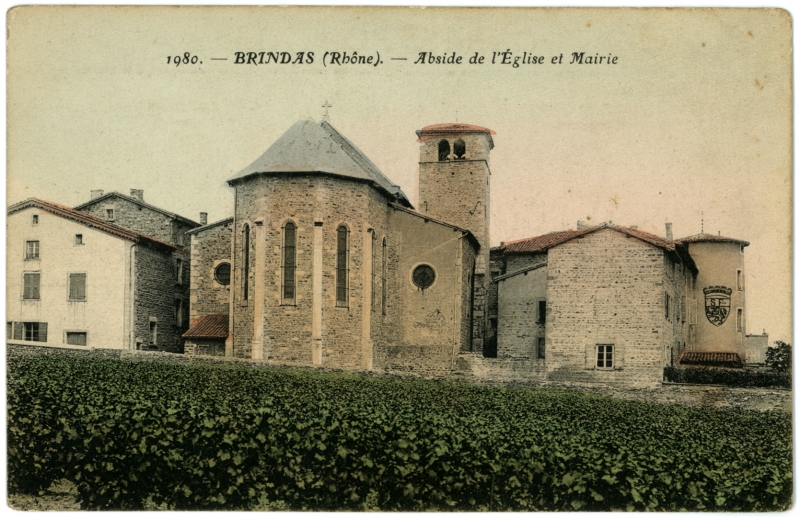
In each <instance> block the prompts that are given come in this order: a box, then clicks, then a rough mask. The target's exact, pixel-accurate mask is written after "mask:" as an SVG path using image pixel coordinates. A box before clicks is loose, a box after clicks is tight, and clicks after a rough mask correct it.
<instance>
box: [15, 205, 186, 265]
mask: <svg viewBox="0 0 800 517" xmlns="http://www.w3.org/2000/svg"><path fill="white" fill-rule="evenodd" d="M31 207H35V208H38V209H40V210H44V211H46V212H50V213H51V214H53V215H57V216H59V217H63V218H64V219H70V220H72V221H75V222H77V223H81V224H83V225H86V226H88V227H90V228H94V229H96V230H100V231H102V232H105V233H108V234H110V235H114V236H115V237H120V238H122V239H125V240H129V241H131V242H136V243H139V242H142V243H147V244H151V245H154V246H156V247H158V248H163V249H167V250H170V251H175V252H181V253H183V250H181V249H180V248H177V247H175V246H173V245H172V244H169V243H168V242H164V241H162V240H159V239H155V238H153V237H150V236H148V235H144V234H142V233H138V232H134V231H132V230H129V229H127V228H123V227H121V226H117V225H115V224H112V223H109V222H108V221H105V220H103V219H100V218H99V217H97V216H94V215H92V214H90V213H87V212H81V211H80V210H76V209H74V208H70V207H68V206H65V205H60V204H58V203H53V202H52V201H45V200H43V199H37V198H35V197H32V198H30V199H26V200H25V201H20V202H19V203H16V204H14V205H11V206H10V207H8V211H7V214H8V215H11V214H13V213H15V212H19V211H20V210H24V209H26V208H31Z"/></svg>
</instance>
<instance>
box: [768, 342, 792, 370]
mask: <svg viewBox="0 0 800 517" xmlns="http://www.w3.org/2000/svg"><path fill="white" fill-rule="evenodd" d="M765 364H766V365H767V367H768V368H769V369H770V370H775V371H778V372H786V371H789V370H791V369H792V345H790V344H789V343H784V342H783V341H775V346H771V347H769V348H767V358H766V361H765Z"/></svg>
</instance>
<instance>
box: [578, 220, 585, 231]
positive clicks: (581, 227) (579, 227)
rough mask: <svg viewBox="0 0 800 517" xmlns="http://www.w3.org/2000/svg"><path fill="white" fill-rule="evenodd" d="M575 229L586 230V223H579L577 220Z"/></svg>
mask: <svg viewBox="0 0 800 517" xmlns="http://www.w3.org/2000/svg"><path fill="white" fill-rule="evenodd" d="M577 228H578V230H583V229H584V228H586V221H581V220H580V219H578V226H577Z"/></svg>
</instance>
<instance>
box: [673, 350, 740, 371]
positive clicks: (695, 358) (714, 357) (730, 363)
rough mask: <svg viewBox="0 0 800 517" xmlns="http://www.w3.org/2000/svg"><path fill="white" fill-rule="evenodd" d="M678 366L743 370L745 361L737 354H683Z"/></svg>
mask: <svg viewBox="0 0 800 517" xmlns="http://www.w3.org/2000/svg"><path fill="white" fill-rule="evenodd" d="M678 364H686V365H692V366H721V367H725V368H742V367H743V366H744V361H742V358H741V357H739V354H737V353H735V352H688V351H687V352H683V353H682V354H681V358H680V361H678Z"/></svg>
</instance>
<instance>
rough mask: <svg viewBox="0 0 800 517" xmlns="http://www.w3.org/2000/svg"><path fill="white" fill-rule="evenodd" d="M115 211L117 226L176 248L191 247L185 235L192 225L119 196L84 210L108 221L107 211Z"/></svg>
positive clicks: (114, 221)
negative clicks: (109, 209) (111, 209)
mask: <svg viewBox="0 0 800 517" xmlns="http://www.w3.org/2000/svg"><path fill="white" fill-rule="evenodd" d="M108 208H113V209H114V220H113V221H111V222H113V223H114V224H116V225H117V226H122V227H123V228H127V229H129V230H133V231H135V232H139V233H142V234H144V235H147V236H150V237H154V238H156V239H159V240H162V241H164V242H168V243H170V244H173V245H175V246H182V247H186V248H188V247H189V236H188V235H185V233H186V232H187V231H189V230H191V229H192V228H193V226H191V225H187V224H186V223H183V222H180V221H178V220H176V219H173V218H172V217H169V216H167V215H165V214H162V213H160V212H157V211H155V210H150V209H148V208H146V207H143V206H141V205H138V204H136V203H134V202H132V201H128V200H127V199H124V198H122V197H119V196H114V197H111V198H109V199H106V200H103V201H101V202H98V203H93V204H91V205H89V206H87V207H85V208H84V209H83V211H84V212H88V213H90V214H92V215H94V216H97V217H99V218H100V219H106V209H108Z"/></svg>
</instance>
